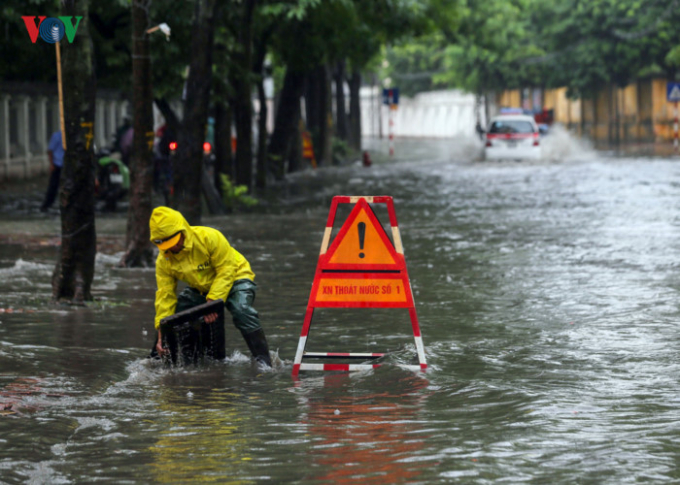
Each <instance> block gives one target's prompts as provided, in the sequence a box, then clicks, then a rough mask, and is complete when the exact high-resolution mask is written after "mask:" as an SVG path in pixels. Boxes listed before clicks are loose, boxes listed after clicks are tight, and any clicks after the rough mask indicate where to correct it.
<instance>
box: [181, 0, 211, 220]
mask: <svg viewBox="0 0 680 485" xmlns="http://www.w3.org/2000/svg"><path fill="white" fill-rule="evenodd" d="M215 4H216V0H196V7H195V9H194V25H193V28H192V36H191V39H192V40H191V52H192V55H193V57H192V59H191V64H190V65H189V77H188V79H187V83H186V98H185V100H184V117H183V118H182V123H181V129H180V131H179V134H178V140H177V155H176V157H175V160H174V163H173V167H172V168H173V187H174V193H173V206H174V207H175V208H176V209H177V210H179V211H180V212H181V213H182V214H183V215H184V217H185V218H186V219H187V221H188V222H189V224H191V225H198V224H200V222H201V178H202V175H203V142H204V141H205V124H206V121H207V119H208V103H209V101H210V85H211V83H212V48H213V39H214V35H213V34H214V29H215V22H214V20H215Z"/></svg>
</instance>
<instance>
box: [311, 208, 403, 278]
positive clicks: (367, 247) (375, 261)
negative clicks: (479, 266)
mask: <svg viewBox="0 0 680 485" xmlns="http://www.w3.org/2000/svg"><path fill="white" fill-rule="evenodd" d="M321 264H322V269H326V270H328V269H338V270H340V269H344V270H351V269H357V270H364V271H372V270H395V271H398V270H400V269H403V268H404V258H403V257H401V256H400V255H399V254H398V253H397V252H396V250H395V249H394V245H393V244H392V241H390V239H389V237H388V236H387V233H385V229H383V227H382V225H381V224H380V221H378V218H377V217H376V216H375V213H374V212H373V210H372V209H371V206H370V205H368V203H367V202H366V200H365V199H360V200H359V202H357V204H356V205H355V206H354V209H353V210H352V212H351V213H350V215H349V216H348V217H347V220H346V221H345V223H344V224H343V225H342V227H341V228H340V232H338V235H337V236H336V237H335V240H334V241H333V244H331V246H330V248H328V252H327V253H326V255H325V258H324V260H323V261H322V263H321Z"/></svg>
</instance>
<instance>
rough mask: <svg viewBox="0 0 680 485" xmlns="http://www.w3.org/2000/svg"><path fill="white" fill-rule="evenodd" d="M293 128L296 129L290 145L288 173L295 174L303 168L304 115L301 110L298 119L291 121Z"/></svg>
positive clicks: (297, 114)
mask: <svg viewBox="0 0 680 485" xmlns="http://www.w3.org/2000/svg"><path fill="white" fill-rule="evenodd" d="M290 122H291V126H293V127H294V133H293V136H292V137H291V138H290V143H289V144H288V155H286V158H287V159H288V172H289V173H293V172H297V171H298V170H300V168H301V167H302V129H303V127H304V126H303V124H302V113H301V112H300V110H298V112H297V113H296V118H293V119H291V120H290Z"/></svg>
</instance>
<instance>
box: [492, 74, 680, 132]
mask: <svg viewBox="0 0 680 485" xmlns="http://www.w3.org/2000/svg"><path fill="white" fill-rule="evenodd" d="M666 84H667V80H666V79H665V78H644V79H639V80H637V81H636V82H634V83H631V84H629V85H628V86H626V87H625V88H617V87H616V86H613V85H610V86H607V87H605V88H603V89H601V90H600V91H598V92H597V94H596V95H594V96H592V97H588V98H581V99H570V98H568V97H567V89H566V88H558V89H547V90H544V91H543V92H542V95H541V96H540V97H538V99H539V102H538V103H537V96H536V95H535V90H533V91H531V92H530V90H527V89H525V90H519V89H515V90H507V91H503V92H501V93H498V95H497V96H496V104H497V106H514V107H518V106H521V107H523V108H526V109H532V110H541V109H548V110H552V112H553V119H554V121H555V122H556V123H561V124H562V125H564V126H565V127H567V128H569V129H570V130H572V131H574V132H575V133H577V134H579V135H581V136H587V137H589V138H591V139H592V140H594V141H596V142H608V143H630V142H633V143H636V142H637V143H640V142H668V141H670V140H672V139H673V136H674V132H673V123H674V118H675V104H674V103H671V102H668V101H666ZM527 93H529V95H527ZM539 103H540V104H541V105H538V104H539Z"/></svg>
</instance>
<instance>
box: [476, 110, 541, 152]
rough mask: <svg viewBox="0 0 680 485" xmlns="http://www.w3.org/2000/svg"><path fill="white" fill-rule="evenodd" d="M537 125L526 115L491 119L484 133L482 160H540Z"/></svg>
mask: <svg viewBox="0 0 680 485" xmlns="http://www.w3.org/2000/svg"><path fill="white" fill-rule="evenodd" d="M539 137H540V135H539V132H538V125H537V124H536V121H535V120H534V119H533V118H532V117H531V116H528V115H519V114H512V115H510V114H508V115H500V116H496V117H495V118H492V119H491V123H489V129H488V131H487V132H486V143H485V144H484V158H485V159H486V160H500V159H511V160H521V159H531V160H536V159H538V158H541V143H540V140H539Z"/></svg>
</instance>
